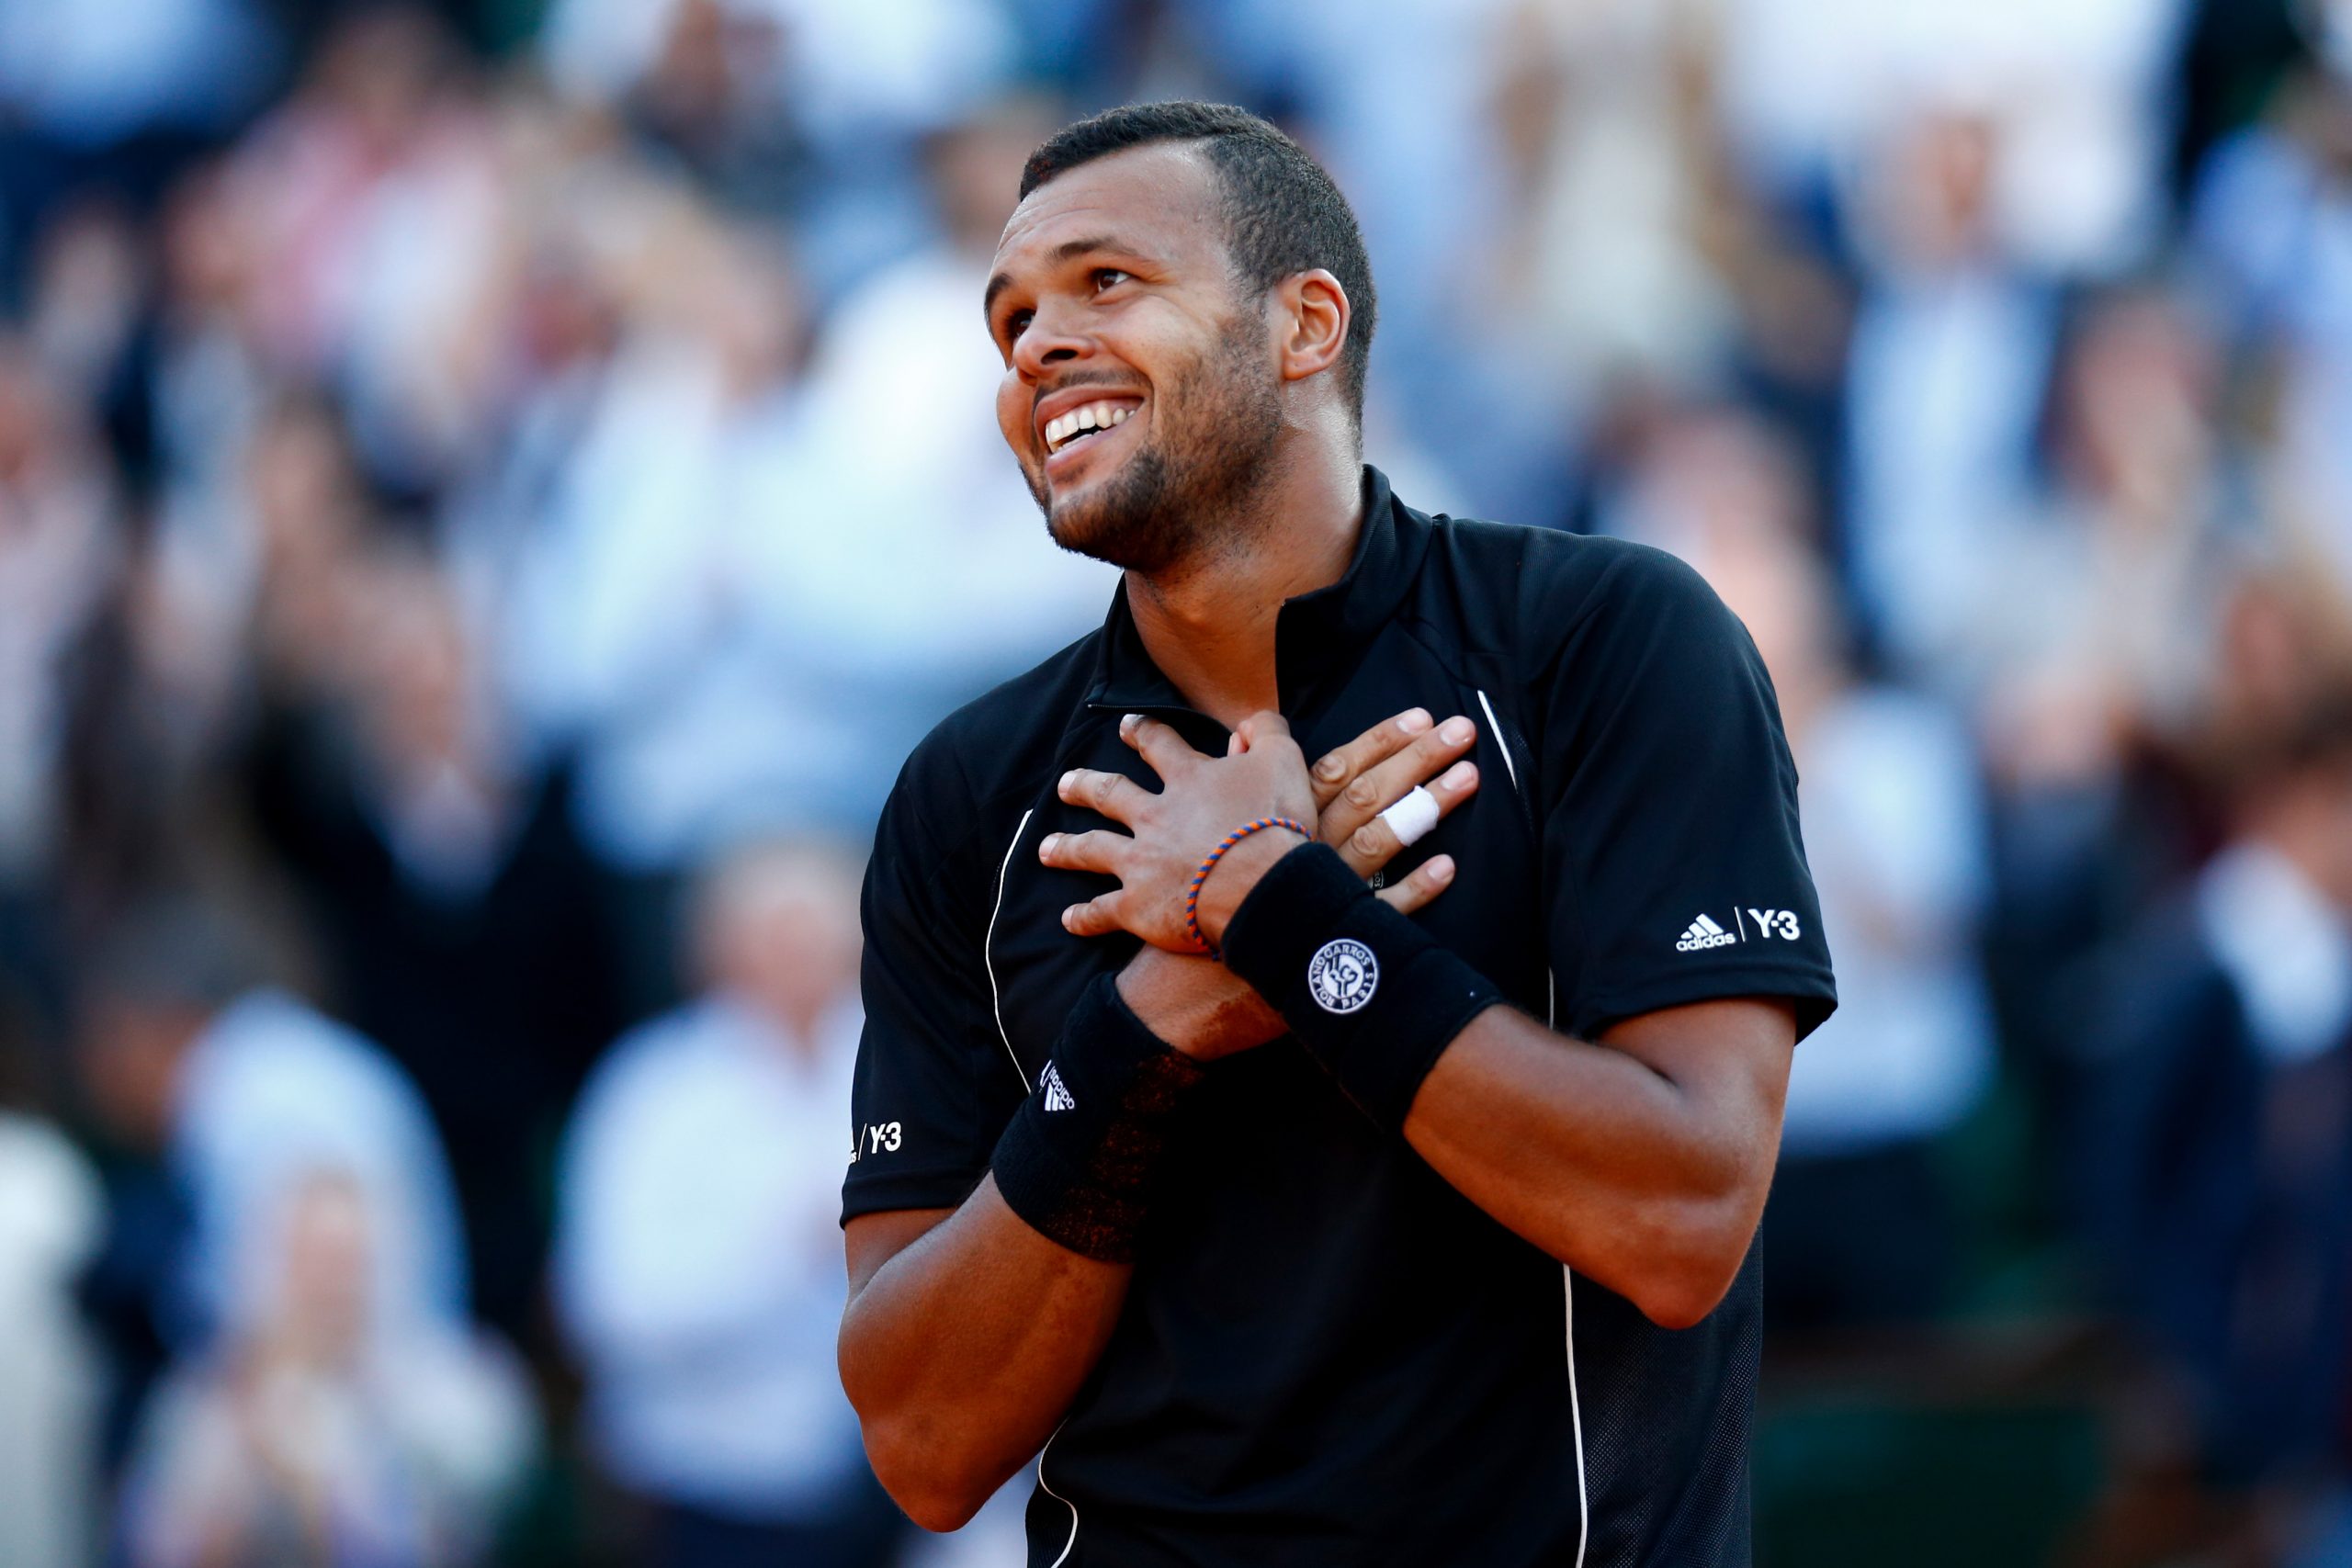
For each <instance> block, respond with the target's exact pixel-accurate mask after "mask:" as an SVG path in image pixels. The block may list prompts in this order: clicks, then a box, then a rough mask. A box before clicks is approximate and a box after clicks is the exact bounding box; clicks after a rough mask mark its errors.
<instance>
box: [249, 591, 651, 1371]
mask: <svg viewBox="0 0 2352 1568" xmlns="http://www.w3.org/2000/svg"><path fill="white" fill-rule="evenodd" d="M355 570H356V571H357V573H358V574H359V580H360V583H361V586H360V588H359V590H358V591H357V592H356V593H355V595H354V598H353V606H354V614H355V624H353V625H350V626H345V628H343V631H344V637H345V643H346V645H347V646H348V647H349V648H350V649H351V653H350V670H349V676H350V679H349V683H348V686H347V687H346V689H345V691H343V692H342V693H340V694H338V695H339V696H340V697H341V698H342V700H341V701H336V702H332V703H322V702H307V703H306V702H299V701H297V702H288V703H285V704H281V705H277V706H276V707H275V708H274V709H272V710H270V711H268V712H266V714H265V715H264V716H263V717H264V722H263V726H262V728H261V731H260V733H259V735H258V736H257V738H256V741H255V746H254V759H253V764H252V765H253V779H252V784H251V796H252V800H253V803H254V808H255V812H256V815H257V817H258V819H259V826H260V829H261V831H262V833H263V835H264V837H265V839H266V841H267V842H268V843H269V844H270V845H271V846H272V847H273V848H275V849H276V850H277V852H278V853H279V854H280V856H281V857H282V859H283V861H284V863H285V865H286V866H287V868H288V870H289V871H290V872H291V873H292V874H293V875H294V877H295V878H296V879H297V881H298V883H299V884H300V887H301V889H302V891H303V893H304V894H305V895H306V896H307V897H306V904H307V907H308V908H309V909H310V910H311V912H312V913H313V915H314V917H315V919H316V928H315V929H316V930H317V931H318V932H319V936H320V939H321V946H322V949H323V951H324V953H325V956H326V958H327V962H328V964H329V966H330V970H331V973H332V976H333V990H334V995H335V996H336V997H337V998H339V999H340V1002H341V1006H342V1010H343V1011H344V1013H345V1016H347V1017H348V1018H349V1019H350V1020H351V1021H352V1023H353V1024H354V1025H355V1026H356V1027H357V1028H358V1029H359V1030H361V1031H362V1032H365V1033H367V1034H368V1036H369V1037H371V1038H372V1039H374V1040H376V1041H378V1042H379V1043H382V1045H383V1046H384V1048H385V1049H386V1050H387V1051H388V1052H389V1053H390V1055H391V1056H392V1057H393V1059H394V1060H396V1061H398V1062H399V1063H400V1065H401V1067H403V1068H404V1069H405V1070H406V1071H407V1073H408V1074H409V1076H410V1077H413V1079H414V1080H415V1082H416V1085H417V1087H418V1088H419V1089H421V1090H422V1091H423V1094H424V1100H425V1103H426V1105H427V1106H428V1107H429V1108H430V1109H431V1111H432V1112H433V1117H434V1121H435V1125H436V1126H437V1127H438V1129H439V1131H440V1134H441V1137H442V1140H443V1142H444V1145H445V1146H446V1147H447V1152H448V1156H449V1162H450V1167H451V1171H452V1174H453V1175H454V1176H455V1178H456V1180H457V1189H458V1201H459V1202H460V1204H461V1206H462V1208H463V1211H464V1214H465V1222H466V1236H467V1240H468V1243H469V1257H470V1258H471V1268H470V1269H469V1274H470V1277H471V1279H472V1280H473V1285H474V1301H475V1305H476V1310H477V1311H478V1313H479V1314H481V1316H482V1317H483V1318H484V1319H486V1320H487V1321H489V1322H491V1323H493V1324H495V1325H498V1326H499V1327H501V1328H503V1329H504V1330H505V1331H506V1332H507V1333H509V1334H510V1335H514V1336H516V1337H524V1336H526V1335H528V1333H529V1332H530V1330H531V1327H532V1325H533V1322H534V1319H535V1318H536V1316H537V1303H538V1299H539V1297H538V1292H539V1285H540V1280H539V1271H540V1265H541V1262H542V1260H543V1259H544V1258H545V1255H546V1249H547V1214H546V1206H545V1203H544V1201H543V1200H542V1198H541V1196H540V1194H541V1192H542V1191H543V1190H544V1188H545V1173H544V1166H545V1162H546V1158H547V1155H548V1151H549V1150H551V1149H552V1147H553V1145H554V1142H555V1139H556V1136H557V1134H558V1131H559V1129H560V1124H561V1120H562V1116H563V1113H564V1111H565V1110H566V1109H567V1107H568V1106H569V1104H570V1101H571V1094H572V1091H573V1089H575V1088H576V1087H577V1085H578V1082H579V1079H580V1077H581V1075H582V1073H583V1072H584V1071H585V1069H586V1066H587V1064H588V1062H589V1060H590V1059H591V1057H592V1056H593V1055H594V1053H595V1052H596V1051H597V1050H598V1049H599V1048H601V1046H602V1045H603V1044H604V1043H605V1041H607V1040H609V1039H610V1038H611V1037H612V1034H613V1032H615V1031H616V1029H617V1028H618V1027H619V1025H620V1022H621V1021H622V1020H621V1016H620V1014H619V1011H618V1003H617V1001H616V997H615V987H614V984H613V980H614V973H613V965H612V964H611V962H610V959H609V956H608V954H609V952H610V944H609V943H608V942H606V940H605V928H604V924H603V921H602V919H600V916H601V909H600V907H599V904H598V894H599V890H600V886H599V882H598V879H597V876H596V873H595V868H594V866H593V865H592V864H591V863H590V862H589V860H588V858H587V855H586V852H584V851H583V850H582V847H581V845H580V843H579V841H578V840H577V838H576V837H575V836H574V834H573V832H572V827H571V818H570V811H569V804H570V803H569V795H568V789H567V786H566V782H565V780H564V779H563V777H562V776H561V775H560V774H559V775H555V776H549V777H540V778H533V777H530V776H529V775H528V774H527V773H526V772H525V766H524V762H523V760H522V758H521V756H520V755H519V747H518V745H517V742H516V739H515V736H514V735H512V734H511V733H509V732H508V730H507V728H506V727H505V725H504V724H503V716H502V715H501V714H499V713H498V712H497V710H495V709H494V708H492V706H490V705H489V697H490V695H491V693H490V688H489V684H488V682H487V680H486V678H485V676H484V673H483V671H481V665H480V661H479V660H477V659H476V657H475V654H474V651H473V641H474V639H473V637H472V636H471V629H470V628H469V626H467V625H466V624H465V623H464V621H463V618H462V616H461V614H460V607H459V605H458V602H457V598H456V594H455V592H454V591H453V589H452V588H451V586H450V584H449V583H448V582H447V581H446V580H445V578H444V576H443V574H442V573H441V572H440V571H439V570H437V569H436V568H435V565H434V564H433V562H432V561H430V560H429V559H427V558H424V556H423V555H422V553H421V552H419V551H417V550H416V549H414V548H413V547H406V546H401V545H383V546H379V547H376V548H375V549H374V550H372V551H370V552H369V553H368V554H367V555H366V556H364V557H363V558H361V559H360V560H359V561H358V562H357V563H356V567H355Z"/></svg>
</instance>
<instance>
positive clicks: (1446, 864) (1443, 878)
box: [1425, 855, 1453, 882]
mask: <svg viewBox="0 0 2352 1568" xmlns="http://www.w3.org/2000/svg"><path fill="white" fill-rule="evenodd" d="M1425 869H1426V870H1427V871H1428V872H1429V874H1430V881H1431V882H1451V881H1453V859H1452V858H1451V857H1450V856H1446V855H1440V856H1438V857H1437V859H1435V860H1433V861H1431V862H1430V863H1429V865H1428V866H1427V867H1426V868H1425Z"/></svg>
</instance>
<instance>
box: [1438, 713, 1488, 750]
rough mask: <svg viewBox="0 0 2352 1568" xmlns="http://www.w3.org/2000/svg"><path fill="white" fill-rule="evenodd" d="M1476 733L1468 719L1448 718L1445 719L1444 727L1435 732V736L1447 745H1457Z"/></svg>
mask: <svg viewBox="0 0 2352 1568" xmlns="http://www.w3.org/2000/svg"><path fill="white" fill-rule="evenodd" d="M1477 733H1478V731H1477V729H1476V727H1475V726H1473V725H1472V724H1471V722H1470V721H1469V720H1468V719H1466V718H1449V719H1447V720H1446V721H1445V728H1443V729H1441V730H1439V731H1438V732H1437V738H1438V739H1440V740H1442V741H1444V742H1445V743H1446V744H1447V745H1449V746H1459V745H1461V744H1462V743H1463V742H1464V740H1467V739H1470V738H1471V737H1472V736H1474V735H1476V734H1477Z"/></svg>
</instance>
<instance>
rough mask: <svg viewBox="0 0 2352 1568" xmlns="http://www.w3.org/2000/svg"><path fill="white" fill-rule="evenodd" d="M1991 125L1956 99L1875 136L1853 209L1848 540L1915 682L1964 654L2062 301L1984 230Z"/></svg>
mask: <svg viewBox="0 0 2352 1568" xmlns="http://www.w3.org/2000/svg"><path fill="white" fill-rule="evenodd" d="M2000 136H2001V128H2000V126H1999V124H1998V122H1997V121H1996V120H1994V119H1992V118H1988V117H1986V116H1984V115H1982V114H1973V113H1970V112H1967V111H1966V110H1965V109H1963V108H1961V107H1939V106H1930V107H1928V108H1927V109H1924V110H1922V111H1920V112H1918V113H1917V114H1916V115H1914V116H1913V117H1911V118H1907V119H1906V120H1905V122H1904V124H1903V125H1902V128H1901V129H1900V130H1899V131H1898V132H1897V134H1895V135H1894V136H1893V137H1892V138H1890V139H1889V141H1888V142H1887V143H1886V144H1885V146H1884V147H1883V148H1882V149H1881V150H1879V151H1878V152H1877V154H1876V158H1875V161H1874V166H1873V169H1872V174H1873V175H1874V178H1873V180H1872V182H1871V186H1870V188H1869V193H1868V194H1869V197H1870V198H1871V199H1870V200H1869V201H1868V203H1867V204H1866V206H1865V207H1864V209H1863V211H1862V213H1861V215H1860V216H1861V217H1862V218H1863V220H1864V223H1863V225H1862V231H1861V236H1860V237H1861V239H1862V241H1863V254H1864V256H1865V258H1866V261H1867V264H1868V265H1867V268H1866V279H1867V282H1866V286H1865V288H1864V290H1863V293H1862V298H1861V303H1860V312H1859V314H1858V316H1857V318H1856V321H1855V323H1854V338H1853V344H1852V350H1851V357H1850V360H1849V365H1848V367H1847V375H1848V378H1849V381H1848V388H1847V397H1848V400H1849V404H1848V406H1849V413H1848V427H1847V432H1848V434H1847V439H1848V446H1847V454H1846V457H1847V463H1848V468H1849V471H1848V475H1847V479H1846V483H1847V487H1848V491H1847V493H1848V502H1849V507H1850V510H1851V517H1850V520H1849V524H1848V527H1847V541H1848V547H1849V549H1850V551H1851V552H1852V559H1851V561H1850V563H1849V564H1850V570H1851V572H1852V575H1853V582H1854V586H1855V589H1856V591H1857V593H1858V595H1859V597H1860V601H1861V604H1862V605H1863V607H1864V609H1865V611H1866V613H1867V615H1868V622H1867V626H1866V628H1865V629H1866V630H1868V631H1869V632H1870V633H1871V635H1872V636H1873V637H1875V638H1876V639H1877V640H1878V641H1879V643H1880V645H1881V646H1882V647H1883V648H1884V649H1885V650H1886V652H1887V653H1888V654H1889V655H1890V657H1891V658H1892V659H1893V660H1894V664H1895V668H1896V669H1897V670H1898V671H1901V672H1902V673H1903V674H1905V676H1907V677H1910V678H1912V679H1915V680H1919V679H1924V680H1927V681H1929V682H1935V681H1938V680H1939V678H1943V677H1945V675H1946V672H1947V671H1948V669H1950V668H1951V667H1952V666H1954V665H1957V664H1961V663H1962V660H1964V656H1965V653H1966V651H1967V646H1966V637H1967V635H1968V633H1969V631H1970V629H1971V627H1972V626H1973V619H1974V616H1975V615H1976V614H1977V613H1978V611H1979V610H1980V609H1981V607H1982V606H1983V605H1984V604H1985V603H1986V601H1987V599H1988V597H1989V591H1988V587H1987V585H1986V584H1985V581H1984V575H1985V570H1986V568H1987V567H1988V566H1990V565H1991V564H1992V563H1994V562H1995V561H1997V560H1998V558H1999V555H2000V551H1999V548H1998V545H1997V543H1995V542H1994V541H1997V540H1998V539H1999V538H2000V537H2001V536H2002V534H2003V532H2004V531H2005V530H2006V529H2007V527H2008V526H2010V525H2012V522H2013V519H2014V518H2015V517H2016V515H2017V513H2018V512H2019V511H2020V510H2021V509H2022V508H2023V507H2025V506H2026V505H2027V504H2028V502H2029V501H2030V497H2031V490H2030V481H2031V475H2030V459H2031V457H2032V450H2033V436H2034V428H2035V423H2036V421H2037V420H2038V418H2039V416H2040V412H2041V392H2042V383H2043V381H2044V379H2045V378H2047V376H2048V374H2049V367H2050V355H2051V348H2052V337H2053V334H2054V332H2055V328H2056V322H2057V317H2056V315H2055V302H2054V300H2053V299H2052V298H2051V296H2050V292H2049V289H2048V288H2047V287H2046V286H2045V285H2044V284H2043V283H2042V281H2041V280H2040V279H2038V278H2036V277H2035V276H2032V275H2031V274H2030V273H2028V272H2027V271H2025V270H2024V269H2023V268H2021V267H2020V266H2019V265H2018V263H2017V262H2016V260H2015V259H2014V258H2013V257H2012V256H2010V255H2008V254H2007V253H2005V252H2004V250H2003V249H2002V247H2001V245H2000V243H1999V241H1998V238H1997V237H1996V234H1995V233H1994V231H1993V229H1992V212H1991V204H1992V199H1993V179H1994V172H1995V169H1996V164H1997V160H1998V158H1999V157H2000V155H2001V147H2000V141H1999V138H2000ZM1988 536H1990V537H1989V538H1988ZM1963 667H1964V666H1963Z"/></svg>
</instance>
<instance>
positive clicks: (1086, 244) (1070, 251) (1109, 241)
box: [980, 234, 1126, 316]
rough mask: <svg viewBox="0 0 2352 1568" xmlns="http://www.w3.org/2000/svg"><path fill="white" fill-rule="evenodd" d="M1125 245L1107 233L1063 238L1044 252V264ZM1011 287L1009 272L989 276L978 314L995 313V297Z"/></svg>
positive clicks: (987, 314)
mask: <svg viewBox="0 0 2352 1568" xmlns="http://www.w3.org/2000/svg"><path fill="white" fill-rule="evenodd" d="M1125 248H1126V247H1125V246H1124V245H1122V244H1121V243H1119V242H1118V241H1117V240H1115V239H1114V238H1113V237H1112V236H1110V235H1108V234H1084V235H1080V237H1079V238H1077V239H1075V240H1064V241H1063V242H1062V243H1060V244H1058V245H1056V246H1055V247H1054V248H1053V249H1052V250H1050V251H1047V252H1046V265H1047V266H1058V265H1061V264H1062V263H1064V262H1066V261H1069V260H1072V259H1074V258H1076V257H1079V256H1082V255H1085V254H1087V253H1088V252H1090V251H1116V250H1125ZM1008 288H1012V275H1011V274H1010V273H1002V272H1000V273H998V274H997V275H996V276H994V277H991V278H989V286H988V290H987V292H985V293H983V294H982V295H981V296H980V314H982V315H984V316H992V315H994V314H995V313H996V297H997V296H998V295H1000V294H1001V293H1003V292H1004V291H1005V290H1006V289H1008Z"/></svg>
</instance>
